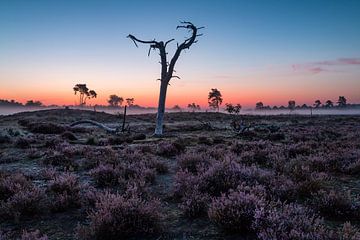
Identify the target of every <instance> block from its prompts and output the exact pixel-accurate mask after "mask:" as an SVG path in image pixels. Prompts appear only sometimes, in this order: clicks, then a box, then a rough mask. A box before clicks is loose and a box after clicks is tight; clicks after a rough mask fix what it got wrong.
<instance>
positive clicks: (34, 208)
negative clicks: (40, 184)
mask: <svg viewBox="0 0 360 240" xmlns="http://www.w3.org/2000/svg"><path fill="white" fill-rule="evenodd" d="M44 197H45V196H44V192H43V191H42V190H40V189H39V188H37V187H34V186H33V187H31V188H30V189H21V190H20V191H18V192H16V193H15V194H14V195H13V196H11V197H10V198H8V199H7V201H5V202H2V203H0V206H1V207H0V208H1V210H2V214H3V215H4V216H8V217H13V218H14V220H15V221H19V219H20V218H21V217H23V216H34V215H36V214H38V213H40V212H41V211H43V207H44V205H43V199H44Z"/></svg>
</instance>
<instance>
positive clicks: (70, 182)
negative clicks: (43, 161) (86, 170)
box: [48, 173, 81, 212]
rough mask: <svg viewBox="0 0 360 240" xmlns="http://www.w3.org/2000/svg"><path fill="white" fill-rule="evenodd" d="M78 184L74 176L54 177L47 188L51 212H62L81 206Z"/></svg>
mask: <svg viewBox="0 0 360 240" xmlns="http://www.w3.org/2000/svg"><path fill="white" fill-rule="evenodd" d="M80 188H81V187H80V184H79V182H78V179H77V178H76V176H75V175H74V174H68V173H65V174H62V175H58V176H55V178H54V179H53V180H52V181H51V182H50V184H49V186H48V192H49V193H50V195H51V203H50V205H51V206H50V207H51V210H52V211H53V212H62V211H66V210H67V209H70V208H74V207H79V206H80V204H81V196H80Z"/></svg>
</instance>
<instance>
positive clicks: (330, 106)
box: [325, 100, 334, 108]
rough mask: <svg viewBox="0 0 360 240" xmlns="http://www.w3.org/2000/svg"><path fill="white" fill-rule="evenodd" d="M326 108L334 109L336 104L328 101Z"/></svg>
mask: <svg viewBox="0 0 360 240" xmlns="http://www.w3.org/2000/svg"><path fill="white" fill-rule="evenodd" d="M325 107H327V108H332V107H334V103H333V102H332V101H331V100H327V101H326V103H325Z"/></svg>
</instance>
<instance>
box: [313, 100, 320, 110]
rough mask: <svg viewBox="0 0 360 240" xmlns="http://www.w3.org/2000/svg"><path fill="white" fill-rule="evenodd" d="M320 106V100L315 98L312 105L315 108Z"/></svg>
mask: <svg viewBox="0 0 360 240" xmlns="http://www.w3.org/2000/svg"><path fill="white" fill-rule="evenodd" d="M320 106H321V101H320V100H316V101H315V103H314V107H315V108H319V107H320Z"/></svg>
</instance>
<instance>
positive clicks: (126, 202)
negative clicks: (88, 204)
mask: <svg viewBox="0 0 360 240" xmlns="http://www.w3.org/2000/svg"><path fill="white" fill-rule="evenodd" d="M159 204H160V203H159V202H158V201H155V200H151V201H145V200H143V199H142V198H141V197H139V196H136V195H132V196H131V197H129V198H125V197H123V196H122V195H119V194H111V193H105V194H103V195H102V196H100V198H99V200H98V202H97V203H96V206H95V209H94V210H93V211H91V212H90V213H89V219H90V224H89V226H81V227H79V228H78V233H77V234H78V237H79V238H81V239H125V238H128V237H134V236H141V235H149V234H150V235H151V234H154V233H156V232H158V231H159V230H160V226H159V220H160V217H161V214H160V212H159Z"/></svg>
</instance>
